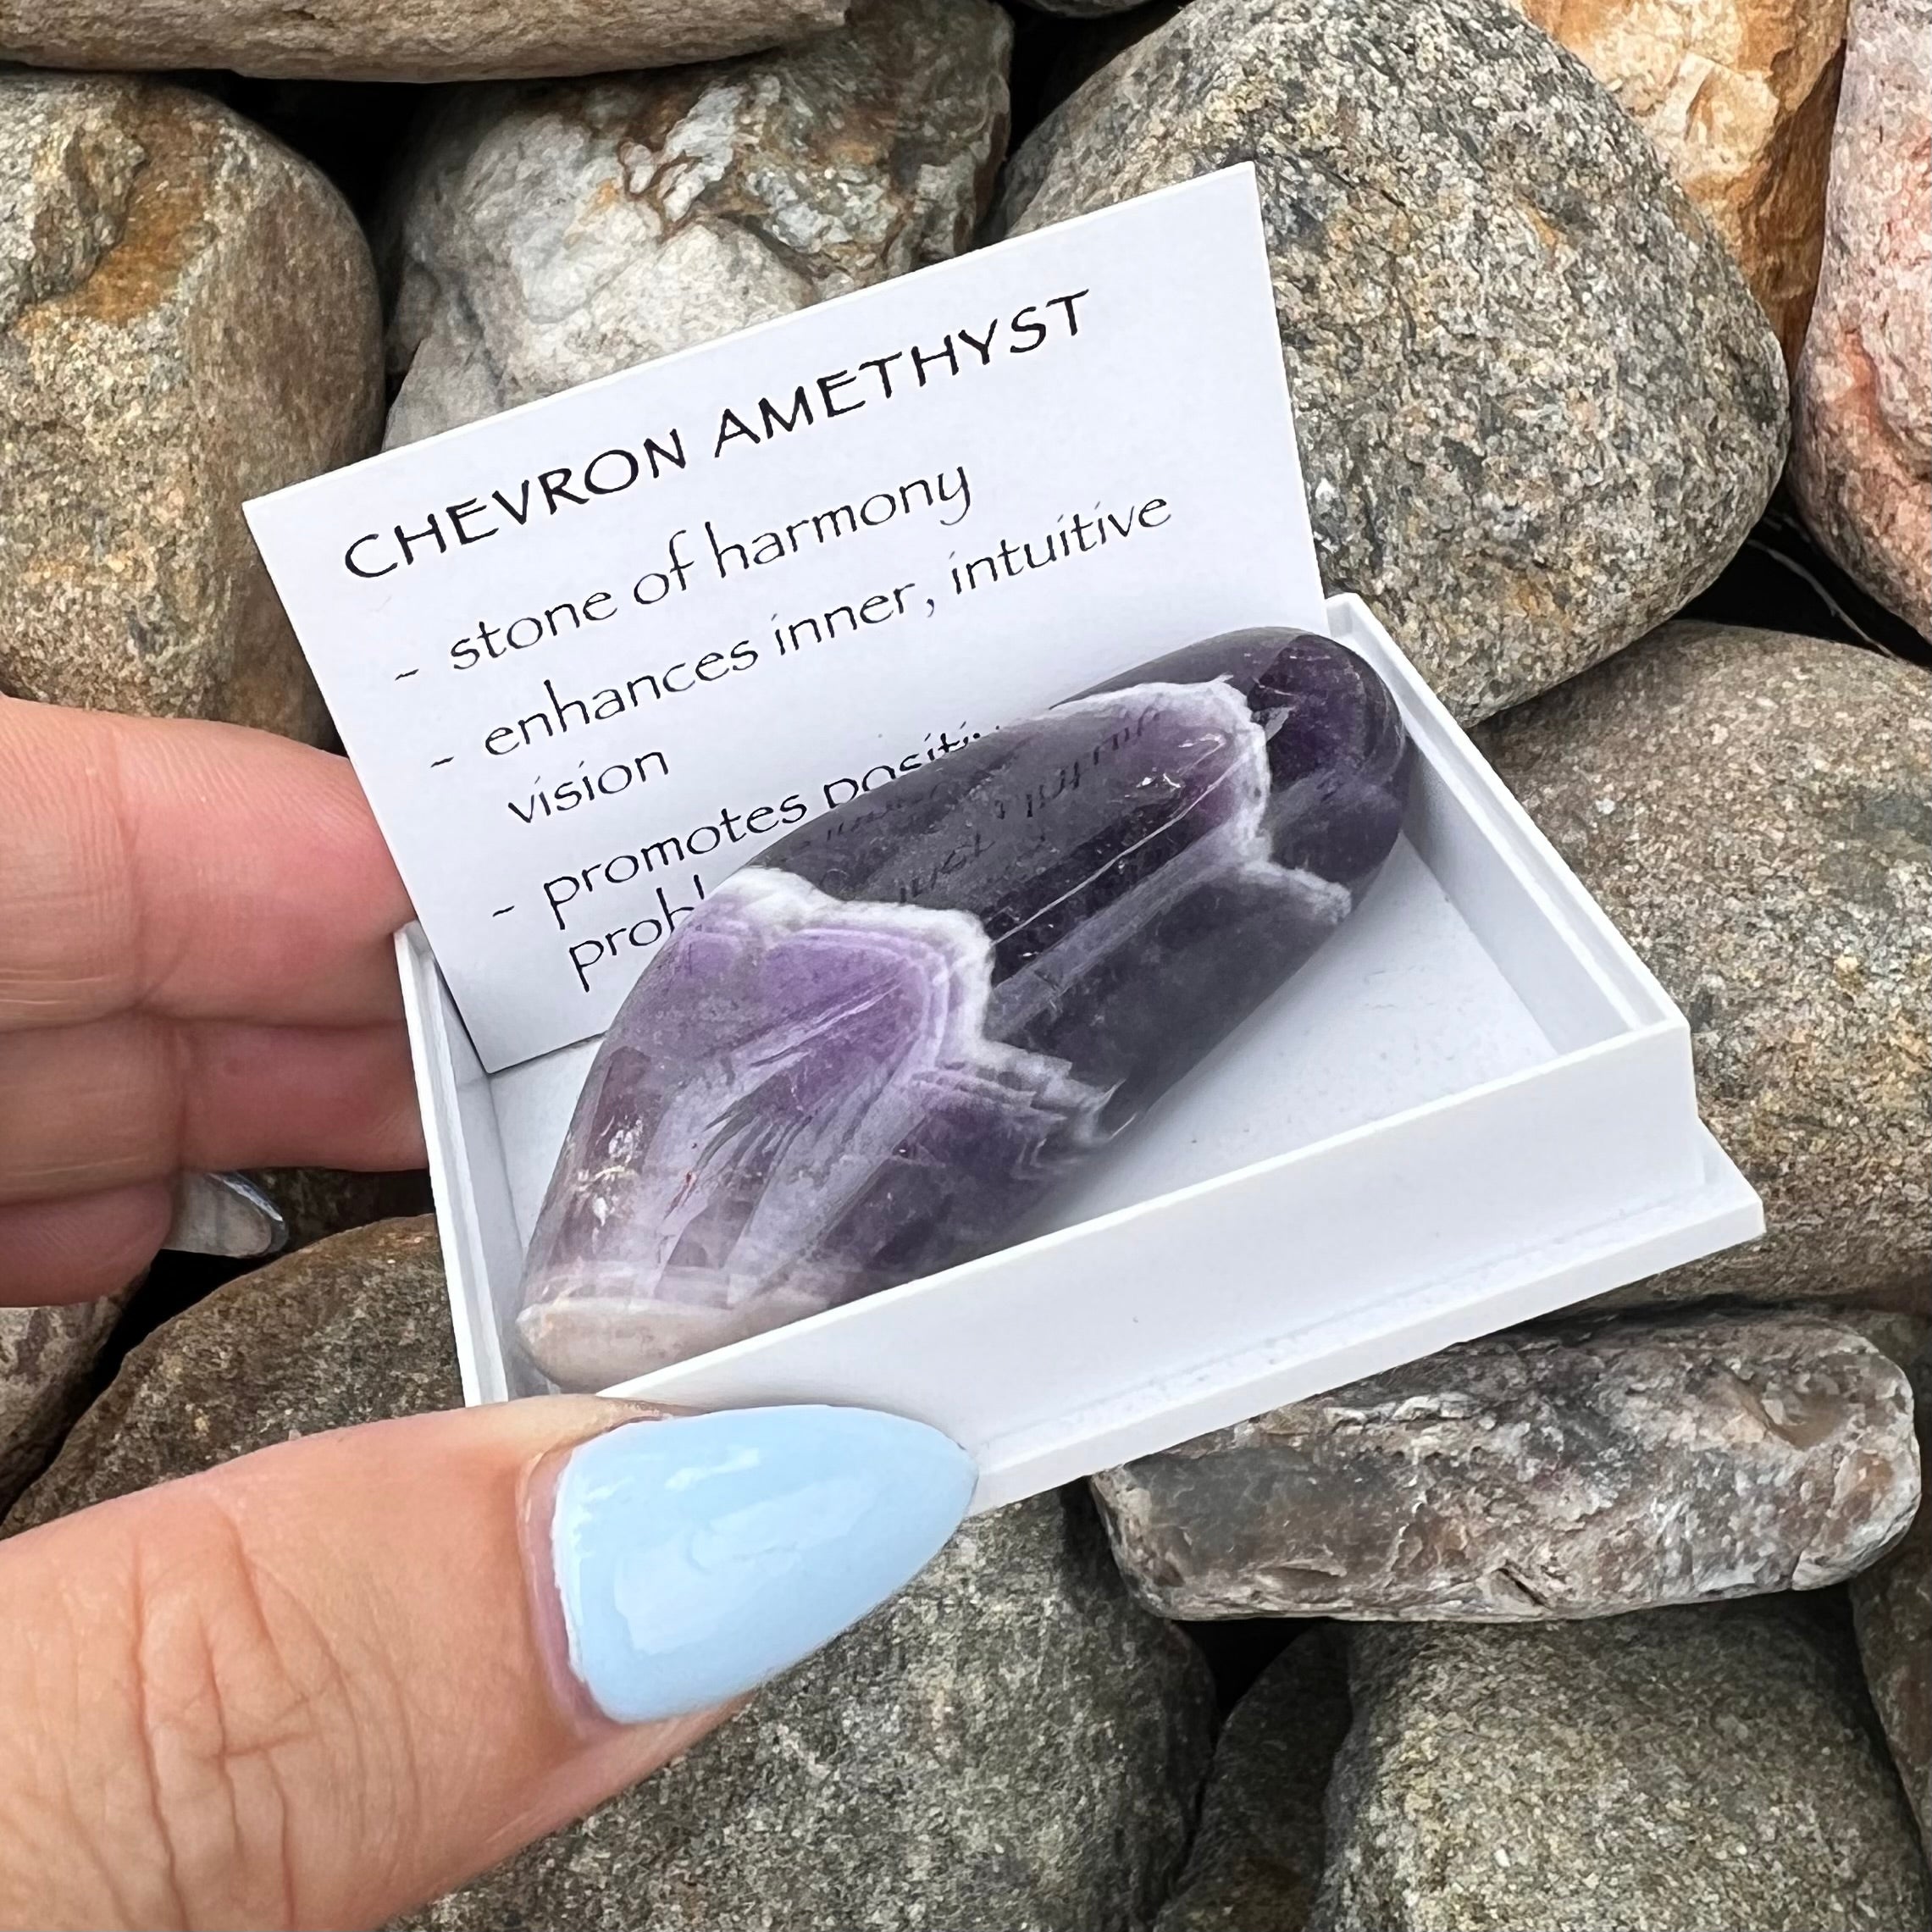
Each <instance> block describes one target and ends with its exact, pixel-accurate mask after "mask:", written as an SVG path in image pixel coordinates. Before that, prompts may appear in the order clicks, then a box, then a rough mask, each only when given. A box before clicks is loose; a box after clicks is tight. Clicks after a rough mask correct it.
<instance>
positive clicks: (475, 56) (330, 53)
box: [0, 0, 845, 80]
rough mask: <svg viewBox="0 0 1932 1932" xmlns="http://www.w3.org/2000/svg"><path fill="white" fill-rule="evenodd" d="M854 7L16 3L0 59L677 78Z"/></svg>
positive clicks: (643, 1)
mask: <svg viewBox="0 0 1932 1932" xmlns="http://www.w3.org/2000/svg"><path fill="white" fill-rule="evenodd" d="M844 13H845V0H548V3H547V4H545V5H543V6H526V5H522V4H519V3H518V0H416V3H415V4H412V5H410V6H393V5H390V4H388V3H387V0H311V3H310V4H308V5H294V4H291V3H290V0H7V10H6V12H5V13H4V14H0V58H7V59H11V60H28V61H32V62H34V63H35V64H37V65H39V66H42V67H109V68H157V67H213V68H230V69H234V70H235V72H236V73H240V74H264V75H309V76H311V77H312V78H313V79H315V80H486V79H490V78H493V77H495V76H497V75H539V74H594V73H597V72H599V71H601V70H602V69H607V68H617V67H668V66H671V65H673V64H674V63H676V62H678V61H684V60H708V59H711V58H714V57H716V56H717V55H719V54H727V53H745V52H746V51H747V50H749V49H750V48H752V47H771V46H772V45H774V44H775V43H776V42H779V41H784V40H792V39H795V38H796V37H797V36H799V35H800V34H810V33H817V32H819V31H821V30H823V29H825V28H827V27H831V26H835V25H838V23H839V20H841V19H843V18H844Z"/></svg>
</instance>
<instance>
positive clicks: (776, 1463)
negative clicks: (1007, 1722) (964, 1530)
mask: <svg viewBox="0 0 1932 1932" xmlns="http://www.w3.org/2000/svg"><path fill="white" fill-rule="evenodd" d="M973 1482H974V1470H973V1466H972V1460H971V1459H970V1458H969V1457H968V1456H967V1455H966V1452H965V1451H964V1450H963V1449H961V1448H959V1446H958V1445H957V1444H956V1443H955V1442H952V1441H951V1440H950V1439H949V1438H948V1437H945V1436H943V1435H941V1434H940V1433H939V1431H938V1430H936V1429H929V1428H927V1426H926V1425H924V1424H923V1423H920V1422H908V1421H906V1420H905V1419H904V1418H903V1417H900V1416H896V1415H883V1414H877V1413H875V1412H874V1411H872V1410H871V1409H823V1408H803V1407H801V1408H786V1409H727V1410H724V1411H722V1412H721V1413H719V1414H711V1415H686V1416H678V1417H675V1418H673V1420H669V1421H664V1422H632V1423H626V1424H624V1425H623V1426H622V1427H620V1428H617V1429H613V1430H612V1431H609V1432H608V1433H607V1434H605V1435H602V1436H598V1437H594V1438H593V1439H592V1440H591V1441H590V1442H584V1443H582V1444H581V1445H579V1446H578V1448H575V1449H573V1450H572V1451H571V1452H570V1453H569V1455H568V1456H567V1458H566V1459H565V1461H564V1464H563V1467H562V1471H561V1473H560V1474H559V1475H558V1477H557V1481H556V1491H555V1502H554V1504H553V1508H552V1514H551V1537H550V1545H551V1562H552V1564H553V1566H554V1575H555V1580H556V1593H557V1598H558V1601H559V1603H560V1604H561V1606H562V1613H563V1627H564V1631H565V1635H566V1637H567V1642H568V1646H569V1658H570V1668H571V1670H572V1672H573V1675H575V1676H576V1678H577V1679H578V1681H579V1682H580V1683H581V1684H582V1685H583V1686H584V1690H585V1691H587V1692H588V1693H589V1695H590V1700H591V1702H593V1703H595V1705H596V1707H597V1708H598V1709H599V1710H601V1712H602V1713H604V1714H605V1716H606V1717H608V1718H611V1719H613V1720H615V1721H616V1722H617V1723H618V1724H642V1723H644V1722H645V1721H647V1720H649V1719H655V1718H667V1717H677V1716H681V1715H683V1714H684V1713H687V1712H690V1711H697V1710H702V1709H704V1708H706V1707H707V1706H709V1705H711V1704H716V1703H720V1702H723V1701H724V1700H725V1699H727V1698H729V1697H737V1696H739V1695H740V1694H741V1693H743V1692H744V1691H749V1690H750V1689H751V1688H752V1686H754V1685H757V1684H761V1683H763V1682H764V1680H766V1679H767V1677H770V1676H772V1675H774V1674H776V1673H777V1672H778V1671H780V1670H783V1669H785V1667H786V1666H787V1665H788V1664H795V1663H796V1662H797V1661H798V1660H799V1658H801V1657H805V1656H807V1655H809V1654H810V1653H811V1652H812V1651H815V1650H817V1648H818V1647H819V1646H820V1645H821V1644H822V1643H825V1642H827V1641H829V1640H830V1639H831V1638H833V1637H835V1636H838V1634H839V1631H840V1630H844V1629H845V1628H846V1627H847V1626H848V1625H851V1624H854V1623H856V1622H857V1621H858V1619H860V1618H861V1617H862V1616H863V1615H864V1614H866V1611H868V1610H870V1609H872V1608H873V1607H874V1606H875V1605H877V1604H879V1603H883V1602H884V1601H885V1599H886V1598H887V1597H889V1596H891V1595H892V1594H893V1592H894V1591H896V1590H898V1589H899V1588H900V1586H901V1585H903V1584H905V1583H906V1582H908V1581H910V1580H911V1579H912V1578H913V1577H915V1576H916V1575H918V1573H919V1572H920V1571H921V1570H922V1569H924V1568H925V1566H926V1565H927V1564H928V1563H929V1562H931V1560H932V1559H933V1557H934V1556H936V1555H937V1554H938V1552H939V1550H940V1549H941V1548H942V1547H944V1544H945V1542H946V1539H947V1538H948V1537H949V1536H951V1535H952V1533H953V1531H955V1529H956V1528H958V1526H959V1524H960V1519H961V1518H962V1517H963V1516H964V1515H965V1514H966V1504H967V1503H968V1502H969V1501H970V1500H971V1498H972V1490H973Z"/></svg>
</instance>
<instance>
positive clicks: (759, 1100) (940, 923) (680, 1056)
mask: <svg viewBox="0 0 1932 1932" xmlns="http://www.w3.org/2000/svg"><path fill="white" fill-rule="evenodd" d="M964 476H965V472H964V471H963V470H962V471H961V472H960V477H961V479H962V489H963V479H964ZM962 501H963V498H962ZM1076 535H1077V538H1078V540H1079V541H1080V542H1081V543H1082V545H1084V544H1085V543H1087V542H1088V540H1089V539H1090V538H1091V537H1092V535H1093V526H1092V525H1090V524H1088V523H1087V521H1086V519H1085V518H1080V519H1079V520H1078V523H1077V525H1076ZM1096 542H1097V540H1096ZM1413 767H1414V758H1413V756H1412V753H1411V750H1410V746H1409V734H1408V733H1407V732H1406V731H1405V730H1404V729H1403V723H1402V719H1401V716H1400V714H1399V713H1398V711H1397V709H1396V705H1395V700H1394V699H1393V698H1392V696H1391V695H1390V694H1389V691H1388V689H1387V686H1386V685H1385V684H1383V683H1382V681H1381V678H1378V677H1377V676H1376V673H1374V672H1373V671H1372V670H1370V668H1369V667H1368V666H1367V665H1365V663H1364V662H1362V661H1361V659H1360V658H1359V657H1357V656H1354V653H1353V652H1351V651H1348V650H1345V649H1343V647H1342V645H1339V644H1337V643H1336V642H1334V641H1333V639H1330V638H1326V637H1320V636H1317V635H1315V634H1313V633H1311V632H1309V631H1290V630H1273V629H1265V628H1264V629H1253V630H1241V631H1231V632H1228V633H1226V634H1224V635H1221V636H1219V637H1212V638H1207V639H1203V640H1201V641H1200V642H1199V643H1196V644H1192V645H1187V646H1185V647H1183V648H1182V649H1181V650H1174V651H1170V652H1168V653H1167V654H1166V655H1165V656H1162V657H1160V658H1158V659H1156V660H1155V661H1154V662H1152V663H1149V664H1143V665H1139V666H1138V667H1134V668H1132V669H1131V670H1127V671H1123V672H1122V673H1121V675H1120V676H1118V677H1117V678H1110V680H1109V681H1108V682H1107V684H1105V685H1104V686H1103V687H1100V688H1099V689H1094V690H1090V691H1088V692H1087V693H1085V694H1084V695H1082V696H1081V697H1080V698H1078V699H1077V700H1075V701H1073V702H1071V703H1068V704H1064V705H1061V706H1056V707H1055V709H1053V710H1051V711H1044V712H1042V713H1040V714H1039V715H1038V716H1036V717H1030V718H1026V719H1023V720H1021V721H1019V722H1016V723H1013V724H1011V725H1010V726H1008V727H1007V728H1005V730H1002V731H998V732H994V733H988V735H986V736H984V737H981V738H978V739H976V740H975V741H973V742H972V743H968V744H962V745H960V746H959V747H958V749H956V750H952V751H949V753H948V755H947V756H946V757H945V758H944V760H943V761H941V762H940V763H938V764H937V765H935V766H933V767H931V768H930V769H928V770H927V771H926V772H923V773H922V775H921V776H920V778H918V780H917V782H916V784H914V785H911V786H908V787H905V788H902V789H901V791H900V792H894V793H891V794H886V795H884V796H883V797H881V798H874V797H871V796H857V797H854V798H853V799H851V800H849V801H848V802H846V803H844V804H843V805H837V806H834V807H833V809H832V810H831V811H827V812H824V813H822V814H821V815H820V816H819V817H817V818H814V819H811V820H810V821H809V822H806V823H805V824H803V825H799V826H795V827H794V829H792V830H791V831H790V832H788V833H785V835H784V836H783V838H781V839H779V840H778V842H777V844H772V845H767V847H766V848H765V849H764V850H762V851H761V852H760V853H759V855H758V856H757V858H756V860H755V861H753V862H752V863H750V865H746V866H741V867H740V868H739V870H738V871H737V872H733V873H732V874H731V875H730V876H729V877H726V878H723V879H722V880H718V881H717V882H716V883H713V884H712V885H711V887H710V888H708V889H707V890H706V894H705V898H704V903H703V905H701V906H700V907H699V908H698V910H697V911H696V912H695V914H693V915H692V916H690V917H689V918H688V919H687V920H686V921H685V922H684V925H683V926H681V927H679V928H678V933H676V935H675V936H674V937H673V938H671V939H669V940H667V942H666V943H665V944H664V945H663V946H662V947H661V948H660V949H658V950H657V951H656V953H654V954H653V955H651V962H650V966H648V967H647V968H646V969H645V972H643V973H642V975H641V976H640V977H639V979H638V980H637V983H636V984H635V985H634V988H632V990H631V992H630V994H629V995H628V998H627V999H625V1000H624V1003H623V1005H621V1006H620V1007H619V1008H618V1009H617V1016H616V1018H615V1019H613V1020H612V1022H611V1026H610V1030H609V1031H608V1032H606V1034H605V1035H604V1038H603V1041H602V1043H601V1045H600V1046H599V1047H598V1049H597V1055H596V1058H595V1060H593V1061H592V1063H591V1066H590V1071H589V1073H588V1074H587V1075H586V1076H585V1077H584V1087H583V1090H582V1093H580V1095H579V1097H578V1102H577V1106H576V1110H575V1111H574V1112H573V1115H572V1116H571V1122H570V1130H569V1132H568V1133H567V1135H566V1136H565V1138H564V1143H563V1149H562V1153H561V1154H559V1155H558V1156H557V1161H556V1171H555V1173H554V1174H553V1176H552V1177H551V1183H550V1187H549V1189H548V1191H547V1192H546V1193H545V1198H544V1203H543V1207H542V1210H540V1213H539V1215H538V1216H537V1222H536V1228H535V1232H534V1233H533V1234H532V1236H531V1237H530V1248H529V1255H528V1257H527V1258H526V1259H525V1262H524V1265H523V1288H522V1295H523V1307H522V1309H521V1310H520V1312H519V1313H518V1317H517V1324H516V1327H517V1335H518V1339H519V1340H520V1341H521V1342H522V1344H523V1348H524V1349H525V1350H526V1351H527V1352H528V1354H529V1356H530V1358H531V1359H532V1360H533V1361H534V1363H535V1364H536V1365H537V1367H538V1368H540V1370H542V1371H543V1373H544V1374H545V1376H549V1377H550V1379H551V1381H554V1382H556V1383H557V1384H558V1385H559V1386H560V1387H564V1388H570V1389H584V1390H595V1389H600V1388H608V1387H611V1386H612V1384H613V1383H616V1382H620V1381H627V1380H628V1379H629V1378H630V1377H631V1376H639V1375H644V1374H646V1373H648V1372H649V1371H650V1370H654V1369H659V1368H662V1367H664V1366H666V1365H667V1364H669V1363H672V1362H678V1361H683V1360H684V1359H686V1358H687V1357H689V1356H692V1355H697V1354H703V1353H705V1352H706V1350H709V1349H712V1348H722V1347H724V1346H725V1345H726V1344H728V1343H729V1342H736V1341H739V1340H742V1339H743V1338H744V1337H745V1336H748V1335H755V1334H760V1333H763V1332H765V1331H768V1330H771V1329H773V1328H778V1327H781V1326H783V1325H784V1324H785V1323H787V1322H791V1321H799V1320H804V1319H805V1317H806V1316H807V1315H816V1314H818V1313H820V1312H821V1311H822V1310H823V1309H828V1308H833V1307H836V1306H838V1305H839V1304H841V1303H844V1302H850V1301H855V1300H857V1299H858V1298H860V1297H861V1296H862V1295H869V1294H876V1293H878V1292H879V1291H880V1290H882V1289H884V1288H890V1287H897V1286H898V1285H899V1284H900V1282H911V1281H916V1280H918V1279H920V1278H921V1277H922V1276H929V1275H935V1274H938V1273H939V1272H941V1271H942V1270H944V1269H947V1268H951V1267H955V1266H957V1265H959V1264H960V1263H961V1262H965V1261H970V1260H972V1259H977V1257H979V1256H981V1255H984V1254H992V1253H994V1252H995V1251H996V1250H998V1249H999V1248H1002V1247H1005V1246H1006V1245H1007V1244H1009V1243H1010V1242H1011V1241H1012V1239H1013V1238H1014V1232H1013V1231H1014V1230H1015V1229H1016V1227H1023V1226H1027V1224H1028V1223H1029V1221H1031V1220H1032V1217H1033V1216H1035V1215H1037V1214H1038V1212H1040V1211H1041V1210H1043V1209H1044V1206H1045V1205H1046V1204H1048V1203H1049V1201H1051V1200H1052V1199H1054V1198H1055V1194H1056V1193H1060V1192H1061V1191H1062V1190H1064V1189H1065V1188H1066V1187H1068V1186H1070V1185H1072V1184H1075V1183H1077V1181H1078V1179H1079V1178H1080V1176H1082V1175H1083V1174H1085V1173H1086V1172H1088V1171H1089V1169H1090V1166H1091V1163H1092V1160H1093V1155H1094V1154H1096V1153H1097V1152H1098V1151H1099V1149H1101V1148H1102V1147H1104V1146H1105V1145H1106V1144H1107V1143H1108V1142H1109V1140H1110V1138H1112V1136H1113V1135H1114V1134H1115V1132H1118V1130H1119V1129H1120V1128H1121V1127H1122V1126H1124V1125H1125V1124H1126V1123H1127V1122H1128V1121H1132V1120H1133V1119H1134V1118H1135V1117H1136V1116H1137V1115H1138V1114H1139V1113H1141V1112H1142V1111H1143V1110H1144V1109H1145V1108H1146V1107H1147V1106H1149V1104H1152V1103H1153V1102H1154V1100H1155V1099H1157V1098H1158V1097H1159V1096H1160V1093H1162V1092H1163V1091H1164V1090H1165V1088H1168V1087H1169V1086H1171V1084H1172V1083H1173V1082H1175V1081H1176V1080H1177V1079H1179V1078H1181V1077H1182V1075H1184V1074H1185V1073H1186V1072H1187V1071H1188V1069H1189V1068H1190V1067H1192V1066H1194V1065H1195V1064H1196V1063H1197V1062H1198V1061H1199V1060H1201V1059H1202V1058H1203V1057H1204V1055H1206V1054H1207V1053H1208V1052H1209V1051H1210V1049H1212V1048H1213V1047H1215V1045H1217V1044H1219V1043H1220V1042H1221V1041H1222V1040H1223V1039H1225V1038H1226V1037H1227V1036H1228V1034H1229V1033H1230V1032H1232V1030H1233V1029H1234V1028H1235V1027H1237V1026H1238V1025H1239V1024H1240V1022H1241V1021H1243V1019H1245V1018H1246V1017H1247V1016H1248V1015H1249V1014H1250V1013H1252V1012H1254V1010H1255V1009H1256V1008H1257V1007H1258V1006H1259V1005H1261V1003H1262V1002H1263V1001H1264V1000H1265V999H1269V998H1270V997H1271V996H1272V995H1273V994H1275V993H1276V992H1277V991H1278V990H1279V989H1280V988H1281V987H1282V985H1283V984H1284V983H1286V982H1287V980H1288V979H1289V978H1291V977H1293V975H1294V974H1295V973H1296V972H1298V970H1299V969H1300V968H1301V967H1302V966H1304V965H1305V964H1306V963H1307V961H1308V960H1309V959H1311V958H1312V957H1313V956H1314V955H1315V953H1316V952H1318V951H1319V950H1320V948H1321V947H1322V945H1323V944H1325V943H1326V941H1327V939H1328V938H1329V937H1330V936H1331V934H1332V933H1334V932H1335V931H1336V930H1337V928H1338V927H1340V926H1341V925H1342V922H1343V921H1344V920H1346V919H1347V917H1348V915H1349V913H1350V912H1351V911H1353V910H1354V907H1355V905H1357V904H1358V902H1359V900H1361V898H1362V896H1363V895H1364V894H1365V893H1368V892H1370V891H1372V890H1373V888H1374V882H1375V878H1376V874H1377V873H1378V872H1380V871H1381V866H1382V861H1384V860H1385V859H1386V858H1387V856H1388V854H1389V852H1390V850H1392V847H1393V846H1394V844H1395V841H1396V839H1397V838H1398V835H1399V833H1400V832H1401V829H1402V821H1403V810H1404V807H1405V806H1406V804H1407V802H1408V798H1409V775H1410V772H1411V771H1412V769H1413ZM1069 774H1071V778H1072V782H1071V783H1070V782H1069ZM800 816H802V814H801V815H800ZM1021 826H1023V827H1024V828H1025V831H1024V833H1023V835H1022V834H1021V833H1020V832H1019V831H1018V829H1017V828H1020V827H1021ZM861 1121H862V1122H863V1123H864V1125H863V1127H861V1126H860V1125H859V1123H860V1122H861Z"/></svg>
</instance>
